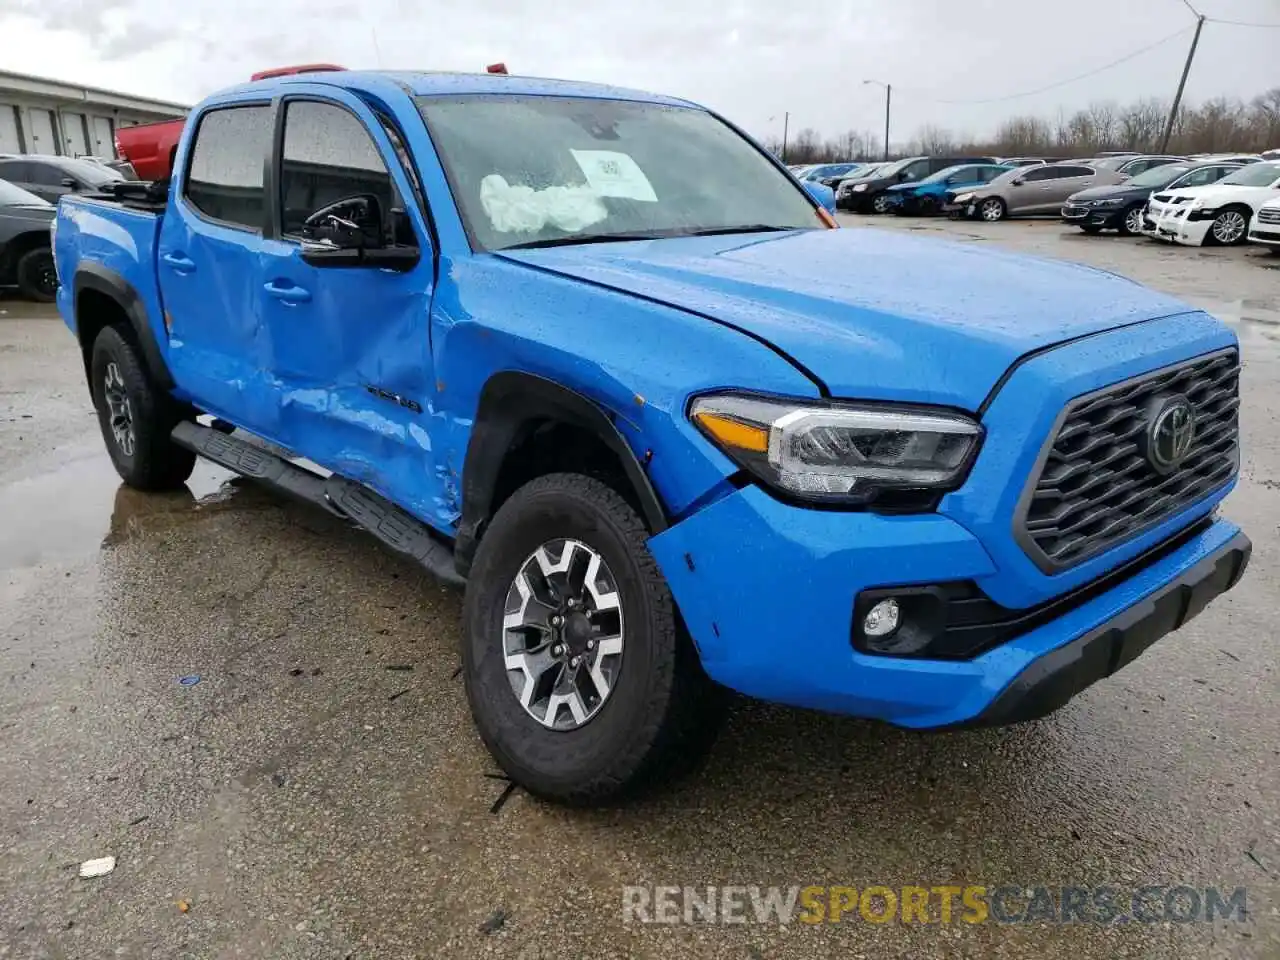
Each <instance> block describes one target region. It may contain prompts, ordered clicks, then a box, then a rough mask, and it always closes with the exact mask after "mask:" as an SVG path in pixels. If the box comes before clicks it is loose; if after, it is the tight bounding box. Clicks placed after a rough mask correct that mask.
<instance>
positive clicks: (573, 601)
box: [462, 473, 721, 805]
mask: <svg viewBox="0 0 1280 960" xmlns="http://www.w3.org/2000/svg"><path fill="white" fill-rule="evenodd" d="M648 536H649V534H648V531H647V530H646V529H645V527H644V524H643V523H642V522H641V520H640V518H639V516H637V515H636V512H635V511H634V510H633V509H632V508H631V507H630V506H629V505H628V504H627V503H626V501H624V500H623V499H622V497H620V496H619V495H618V494H617V493H616V492H615V491H614V490H613V489H611V488H610V487H609V486H607V485H606V484H604V483H602V482H600V481H599V480H596V479H593V478H591V477H586V476H582V475H580V474H568V473H559V474H550V475H548V476H544V477H540V478H538V479H536V480H533V481H531V482H530V483H528V484H526V485H525V486H523V487H521V488H520V489H519V490H517V491H516V492H515V493H514V494H512V496H511V497H510V499H508V500H507V501H506V503H504V504H503V505H502V508H501V509H500V510H499V511H498V513H497V516H495V517H494V519H493V522H492V523H491V525H490V527H489V529H488V531H487V532H486V534H485V536H484V539H482V540H481V541H480V546H479V548H478V549H477V551H476V557H475V562H474V564H473V566H472V569H471V572H470V575H469V577H468V586H467V594H466V599H465V602H464V615H463V622H464V636H463V649H462V663H463V675H464V677H465V681H466V690H467V699H468V701H469V702H470V705H471V712H472V715H473V716H474V717H475V721H476V726H477V728H478V729H479V732H480V737H481V739H482V740H483V741H484V743H485V746H486V747H488V749H489V752H490V753H491V754H492V755H493V758H494V759H495V760H496V761H497V762H498V765H499V766H501V767H502V769H503V770H504V771H506V773H507V775H508V776H509V777H510V778H511V779H512V780H513V781H514V782H515V783H518V784H520V785H521V786H522V787H524V788H525V789H526V790H528V791H529V792H530V793H532V794H535V795H537V796H540V797H543V798H546V799H549V800H556V801H560V802H563V803H570V804H575V805H586V804H594V803H601V802H604V801H608V800H611V799H616V798H620V797H623V796H626V795H628V794H632V793H634V792H636V791H638V790H640V789H642V788H643V787H645V786H648V785H649V784H652V783H654V782H656V781H658V780H661V779H665V778H667V777H669V776H671V775H673V774H676V773H679V772H682V770H683V769H685V768H688V767H691V766H693V765H694V764H695V763H696V762H697V761H698V760H700V759H701V758H702V757H703V756H705V754H706V751H707V749H708V748H709V747H710V745H711V743H712V741H713V740H714V737H715V733H716V730H717V727H718V723H717V720H718V717H719V712H720V711H719V706H720V701H721V694H720V691H719V690H718V688H716V687H715V686H714V685H713V684H712V683H711V681H710V680H709V679H708V678H707V676H706V674H704V673H703V671H702V667H701V665H700V664H699V662H698V659H697V655H696V653H695V651H694V649H693V644H692V642H691V641H690V640H689V638H688V636H687V635H685V633H684V632H683V630H682V629H681V627H680V625H679V623H678V617H677V613H676V607H675V602H674V601H673V600H672V597H671V592H670V590H669V589H668V587H667V584H666V581H665V579H664V578H663V576H662V573H661V572H660V571H659V569H658V565H657V563H656V562H655V561H654V559H653V556H652V555H651V554H650V553H649V550H648V547H647V546H646V541H647V539H648Z"/></svg>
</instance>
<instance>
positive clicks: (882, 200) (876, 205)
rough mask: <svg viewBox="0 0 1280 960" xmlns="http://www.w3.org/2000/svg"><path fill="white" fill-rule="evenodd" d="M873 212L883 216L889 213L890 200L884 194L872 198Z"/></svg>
mask: <svg viewBox="0 0 1280 960" xmlns="http://www.w3.org/2000/svg"><path fill="white" fill-rule="evenodd" d="M871 212H872V213H882V214H883V213H888V212H889V198H888V197H887V196H885V195H884V194H883V193H877V194H876V195H875V196H874V197H872V198H871Z"/></svg>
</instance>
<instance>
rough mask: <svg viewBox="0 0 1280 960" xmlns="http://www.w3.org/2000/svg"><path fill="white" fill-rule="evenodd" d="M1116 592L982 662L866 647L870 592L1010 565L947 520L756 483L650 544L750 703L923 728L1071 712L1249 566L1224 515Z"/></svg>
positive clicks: (1040, 626) (710, 658)
mask: <svg viewBox="0 0 1280 960" xmlns="http://www.w3.org/2000/svg"><path fill="white" fill-rule="evenodd" d="M1210 510H1211V507H1210V506H1204V507H1203V509H1201V510H1200V511H1199V513H1200V516H1199V517H1193V518H1190V520H1187V519H1186V518H1184V519H1183V521H1182V523H1181V525H1180V529H1185V528H1186V527H1188V526H1190V524H1191V523H1195V522H1196V521H1197V520H1200V521H1201V522H1200V525H1199V526H1197V527H1196V532H1195V533H1194V535H1192V536H1189V537H1186V538H1185V539H1182V540H1180V541H1179V542H1178V544H1177V546H1176V547H1175V548H1173V549H1166V550H1164V551H1157V552H1156V554H1155V558H1154V559H1152V560H1151V561H1150V562H1149V563H1140V564H1137V565H1136V569H1134V572H1133V573H1132V575H1126V576H1125V577H1124V578H1122V579H1120V580H1119V581H1118V582H1115V583H1114V584H1112V583H1108V584H1107V587H1106V589H1105V590H1102V591H1101V592H1099V591H1096V590H1095V591H1091V592H1087V593H1082V594H1081V597H1082V599H1081V601H1080V602H1079V603H1077V604H1074V605H1071V606H1069V608H1068V609H1066V610H1063V611H1061V612H1055V614H1054V616H1053V617H1052V619H1049V620H1048V621H1047V622H1044V621H1043V620H1040V621H1037V622H1036V624H1035V625H1034V626H1033V627H1031V628H1030V629H1028V630H1027V631H1026V632H1025V633H1021V634H1018V635H1016V636H1013V637H1012V638H1011V639H1008V640H1006V641H1004V642H1001V643H999V644H998V645H996V646H993V647H991V648H990V649H985V650H984V651H983V652H981V653H979V654H978V655H976V656H974V657H972V658H971V659H949V660H938V659H923V658H913V657H900V656H888V655H883V654H875V653H867V652H863V651H862V650H860V649H857V648H856V647H855V645H854V643H853V630H854V606H855V602H856V600H857V597H858V595H859V594H860V593H861V592H863V591H865V590H872V589H876V588H879V587H885V586H900V585H904V584H937V583H953V582H955V581H957V580H973V581H977V582H979V583H980V582H981V581H982V579H983V578H989V577H991V576H992V575H993V574H994V573H995V572H996V571H995V566H994V564H993V562H992V560H991V558H990V556H989V555H988V554H987V552H986V551H985V550H984V549H983V547H982V545H981V544H980V543H979V542H978V540H977V539H976V538H975V537H974V536H973V535H972V534H970V533H969V532H968V531H967V530H966V529H965V528H964V527H963V526H962V525H961V524H959V523H957V522H956V521H955V520H952V519H950V518H948V517H945V516H942V515H939V514H925V515H918V516H881V515H876V514H871V513H838V512H831V511H822V510H812V509H805V508H801V507H796V506H790V505H787V504H783V503H781V502H779V501H777V500H774V499H773V498H771V497H770V496H769V495H768V494H766V493H765V492H763V491H762V490H760V489H758V488H756V487H751V486H749V487H745V488H743V489H741V490H737V491H735V492H734V493H732V494H730V495H728V496H726V497H724V498H723V499H721V500H719V501H717V502H716V503H714V504H711V505H710V506H708V507H706V508H704V509H702V510H700V511H698V512H696V513H694V514H693V515H692V516H689V517H687V518H686V519H684V520H683V521H681V522H679V523H677V524H675V525H674V526H672V527H670V528H669V529H668V530H666V531H664V532H663V533H661V534H659V535H658V536H656V537H654V538H653V539H652V540H651V541H650V549H651V551H652V552H653V555H654V556H655V558H656V559H657V561H658V563H659V565H660V566H661V568H662V570H663V573H664V574H665V576H666V578H667V581H668V583H669V584H670V585H671V589H672V592H673V594H674V596H675V599H676V602H677V603H678V605H679V607H680V610H681V613H682V615H683V617H684V621H685V623H686V625H687V626H688V628H689V631H690V633H691V634H692V636H693V638H694V641H695V642H696V643H697V645H698V649H699V653H700V655H701V658H702V663H703V666H704V668H705V669H706V670H707V672H708V673H709V674H710V676H711V677H712V678H714V679H715V680H717V681H718V682H720V683H723V684H724V685H726V686H728V687H731V688H733V689H735V690H738V691H740V692H742V693H744V694H747V695H750V696H754V697H758V698H760V699H763V700H768V701H774V702H779V703H787V704H791V705H794V706H800V707H807V708H813V709H820V710H828V711H831V712H835V713H844V714H851V715H855V716H862V717H870V718H877V719H881V720H886V721H888V722H891V723H894V724H898V725H900V726H904V727H912V728H921V729H923V728H935V727H950V726H959V725H982V724H1000V723H1010V722H1016V721H1019V720H1025V719H1030V718H1032V717H1037V716H1043V715H1044V714H1046V713H1048V712H1050V711H1052V710H1054V709H1057V708H1058V707H1059V706H1061V705H1062V704H1063V703H1065V702H1066V701H1067V700H1069V699H1070V698H1071V697H1072V696H1074V695H1075V694H1076V693H1078V692H1079V691H1081V690H1083V689H1084V688H1085V687H1087V686H1089V685H1090V684H1092V683H1093V682H1095V681H1096V680H1099V679H1102V678H1103V677H1106V676H1109V675H1110V674H1111V673H1114V672H1115V671H1116V670H1117V669H1119V668H1120V667H1121V666H1123V665H1124V664H1126V663H1128V662H1129V661H1130V660H1132V659H1133V658H1134V657H1135V656H1137V655H1138V654H1139V653H1141V652H1142V651H1143V650H1145V649H1146V648H1147V647H1148V646H1150V645H1151V644H1152V643H1154V642H1155V641H1156V640H1157V639H1159V638H1160V637H1161V636H1163V635H1165V634H1166V633H1169V632H1171V631H1173V630H1176V629H1177V628H1178V627H1180V626H1181V625H1182V624H1184V623H1185V622H1186V621H1187V620H1189V619H1190V618H1191V617H1192V616H1194V615H1195V614H1197V613H1198V612H1199V611H1200V610H1201V609H1203V607H1204V606H1205V604H1207V603H1208V602H1209V601H1210V600H1212V599H1213V598H1214V597H1215V596H1217V595H1218V594H1220V593H1223V592H1224V591H1226V590H1228V589H1230V588H1231V587H1232V586H1234V584H1235V583H1236V581H1237V580H1238V579H1239V578H1240V575H1241V574H1242V573H1243V571H1244V568H1245V565H1246V564H1247V562H1248V558H1249V549H1250V547H1249V541H1248V539H1247V538H1246V537H1245V536H1244V535H1243V534H1242V533H1241V532H1240V530H1239V528H1238V527H1236V526H1235V525H1234V524H1232V523H1230V522H1228V521H1226V520H1222V519H1217V518H1214V517H1211V516H1210Z"/></svg>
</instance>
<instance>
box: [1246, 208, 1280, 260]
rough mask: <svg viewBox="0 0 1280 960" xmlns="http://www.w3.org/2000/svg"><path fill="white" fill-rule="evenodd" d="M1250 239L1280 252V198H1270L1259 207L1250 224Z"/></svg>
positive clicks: (1274, 251) (1275, 251)
mask: <svg viewBox="0 0 1280 960" xmlns="http://www.w3.org/2000/svg"><path fill="white" fill-rule="evenodd" d="M1249 241H1250V242H1251V243H1260V244H1262V245H1263V246H1265V247H1270V248H1271V252H1272V253H1280V199H1277V200H1268V201H1267V202H1266V203H1264V204H1263V205H1262V206H1260V207H1259V208H1258V212H1257V213H1255V214H1254V215H1253V223H1251V224H1250V225H1249Z"/></svg>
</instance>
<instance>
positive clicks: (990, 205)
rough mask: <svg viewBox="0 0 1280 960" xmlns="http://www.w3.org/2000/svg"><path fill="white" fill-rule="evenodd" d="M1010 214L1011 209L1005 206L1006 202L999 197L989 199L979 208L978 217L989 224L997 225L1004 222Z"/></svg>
mask: <svg viewBox="0 0 1280 960" xmlns="http://www.w3.org/2000/svg"><path fill="white" fill-rule="evenodd" d="M1008 214H1009V208H1008V207H1007V206H1005V202H1004V201H1003V200H1001V199H1000V198H999V197H987V199H985V200H983V201H982V203H981V204H980V205H979V206H978V216H980V217H981V218H982V219H983V220H985V221H986V222H987V223H996V222H997V221H1000V220H1003V219H1004V218H1005V217H1006V216H1008Z"/></svg>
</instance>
